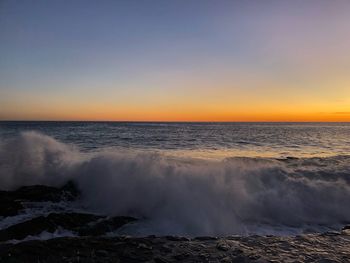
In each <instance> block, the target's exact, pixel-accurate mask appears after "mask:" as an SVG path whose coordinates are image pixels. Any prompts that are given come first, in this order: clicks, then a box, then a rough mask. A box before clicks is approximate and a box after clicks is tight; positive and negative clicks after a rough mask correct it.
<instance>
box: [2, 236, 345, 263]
mask: <svg viewBox="0 0 350 263" xmlns="http://www.w3.org/2000/svg"><path fill="white" fill-rule="evenodd" d="M165 246H166V247H167V249H166V250H164V249H163V248H164V247H165ZM349 247H350V239H349V238H347V237H346V236H343V235H338V236H327V235H320V234H308V235H306V236H305V238H297V237H276V236H269V237H268V236H251V237H234V238H231V237H230V238H218V239H217V240H210V239H207V240H205V241H204V240H198V239H189V240H180V239H173V240H169V238H167V237H154V236H150V237H143V238H136V237H74V238H73V237H65V238H56V239H51V240H46V241H26V242H22V243H18V244H0V262H3V263H7V262H12V263H17V262H28V263H31V262H33V263H34V262H41V263H45V262H50V263H56V262H83V263H84V262H86V263H90V262H91V263H92V262H107V263H108V262H126V263H128V262H159V263H165V262H243V263H250V262H254V263H267V262H276V263H278V262H281V263H282V262H349V258H350V249H349Z"/></svg>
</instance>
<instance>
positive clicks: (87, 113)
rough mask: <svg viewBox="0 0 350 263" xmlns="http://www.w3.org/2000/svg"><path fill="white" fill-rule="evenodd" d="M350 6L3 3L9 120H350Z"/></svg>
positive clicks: (301, 1)
mask: <svg viewBox="0 0 350 263" xmlns="http://www.w3.org/2000/svg"><path fill="white" fill-rule="evenodd" d="M349 14H350V1H346V0H334V1H329V0H327V1H324V0H308V1H305V0H294V1H284V0H276V1H269V0H266V1H260V0H249V1H243V0H242V1H234V0H230V1H225V0H218V1H214V0H212V1H205V0H171V1H170V0H158V1H156V0H138V1H137V0H124V1H117V0H113V1H107V0H101V1H97V0H96V1H88V0H85V1H80V0H74V1H71V0H69V1H68V0H57V1H55V0H50V1H47V0H36V1H31V0H22V1H20V0H0V120H101V121H102V120H109V121H350V48H349V47H350V15H349Z"/></svg>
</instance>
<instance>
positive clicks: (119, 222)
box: [78, 216, 136, 236]
mask: <svg viewBox="0 0 350 263" xmlns="http://www.w3.org/2000/svg"><path fill="white" fill-rule="evenodd" d="M134 221H136V218H133V217H128V216H116V217H105V218H101V219H100V220H98V221H97V222H95V223H92V224H89V225H87V226H83V227H81V228H80V229H79V230H78V233H79V235H81V236H99V235H103V234H105V233H108V232H112V231H115V230H116V229H118V228H120V227H121V226H123V225H126V224H128V223H131V222H134Z"/></svg>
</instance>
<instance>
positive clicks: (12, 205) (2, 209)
mask: <svg viewBox="0 0 350 263" xmlns="http://www.w3.org/2000/svg"><path fill="white" fill-rule="evenodd" d="M23 208H24V207H23V205H22V204H21V203H20V202H17V201H15V200H13V199H11V198H7V197H6V196H3V193H0V216H3V217H7V216H15V215H17V214H18V213H19V212H20V211H21V210H22V209H23Z"/></svg>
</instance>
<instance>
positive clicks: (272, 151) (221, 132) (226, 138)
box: [0, 122, 350, 159]
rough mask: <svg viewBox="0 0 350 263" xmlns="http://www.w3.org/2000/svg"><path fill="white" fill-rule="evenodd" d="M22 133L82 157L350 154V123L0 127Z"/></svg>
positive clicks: (2, 134) (5, 132) (2, 133)
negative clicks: (99, 153) (104, 152)
mask: <svg viewBox="0 0 350 263" xmlns="http://www.w3.org/2000/svg"><path fill="white" fill-rule="evenodd" d="M23 131H37V132H40V133H42V134H45V135H48V136H51V137H53V138H55V139H57V140H59V141H61V142H64V143H67V144H73V145H75V146H77V147H79V149H80V150H81V151H96V150H101V149H103V148H116V149H119V150H137V151H149V152H162V153H165V154H169V155H181V156H183V155H186V156H188V157H199V158H210V159H212V158H214V159H222V158H226V157H234V156H236V157H237V156H241V157H277V158H278V157H282V158H283V157H324V156H335V155H346V154H349V153H350V123H137V122H135V123H130V122H129V123H120V122H0V138H8V137H13V136H16V135H18V134H19V133H21V132H23Z"/></svg>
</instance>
